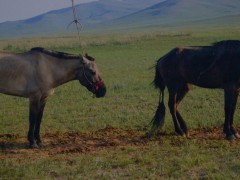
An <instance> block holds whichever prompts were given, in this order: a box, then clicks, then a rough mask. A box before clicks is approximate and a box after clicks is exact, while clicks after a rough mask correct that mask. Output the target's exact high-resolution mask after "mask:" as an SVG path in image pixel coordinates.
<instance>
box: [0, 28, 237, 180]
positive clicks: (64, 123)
mask: <svg viewBox="0 0 240 180" xmlns="http://www.w3.org/2000/svg"><path fill="white" fill-rule="evenodd" d="M239 38H240V32H239V30H234V29H233V30H225V29H222V30H220V29H218V30H216V31H213V30H212V31H211V32H207V31H205V32H204V31H201V32H200V31H199V32H191V31H190V30H188V31H183V32H170V33H166V32H164V33H163V32H154V33H147V32H146V33H138V34H128V35H123V34H115V35H108V36H107V35H106V36H95V37H94V36H84V37H82V42H81V45H82V46H81V49H80V46H79V44H78V41H77V38H76V37H54V38H45V39H44V38H32V39H14V40H4V41H3V40H2V41H0V50H2V51H10V52H22V51H25V50H27V49H29V48H31V47H35V46H43V47H46V48H51V49H54V50H58V51H65V52H69V53H75V54H77V53H83V52H88V53H89V54H90V55H92V56H94V57H95V59H96V61H97V65H98V67H99V69H100V71H101V73H102V77H103V80H104V81H105V82H106V85H107V95H106V97H105V98H102V99H96V98H92V97H91V96H92V95H91V93H89V92H88V91H87V90H86V89H85V88H84V87H83V86H81V85H80V84H79V82H77V81H74V82H70V83H68V84H65V85H63V86H60V87H58V88H57V89H56V91H55V94H54V95H53V96H51V97H50V98H49V100H48V103H47V106H46V109H45V112H44V117H43V123H42V127H41V132H42V134H45V133H57V132H60V133H62V132H68V131H76V132H91V131H96V130H99V129H103V128H105V127H107V126H112V127H115V128H120V129H139V130H141V131H146V132H147V130H146V127H148V126H149V123H150V121H151V119H152V117H153V115H154V113H155V110H156V107H157V103H158V96H159V94H158V91H157V90H155V89H154V88H153V86H152V85H151V82H152V80H153V78H154V69H152V67H153V66H154V64H155V63H156V60H157V59H158V58H160V57H161V56H162V55H164V54H165V53H167V52H168V51H170V50H171V49H172V48H174V47H176V46H188V45H209V44H211V43H213V42H215V41H219V40H223V39H239ZM166 101H167V98H166ZM238 105H239V103H238ZM180 111H181V112H182V115H183V117H184V118H185V119H186V122H187V124H188V127H189V129H198V128H203V127H208V128H209V127H215V126H217V127H221V126H222V124H223V119H224V114H223V92H222V91H221V90H209V89H201V88H198V87H194V88H193V89H192V90H191V91H190V93H189V94H188V95H187V96H186V98H185V99H184V100H183V103H182V104H181V106H180ZM239 118H240V115H239V107H238V109H237V111H236V115H235V124H236V125H238V126H239V124H240V122H239ZM27 130H28V100H27V99H24V98H18V97H12V96H6V95H3V94H1V95H0V134H10V133H11V134H12V133H14V134H18V135H19V136H22V137H26V134H27ZM163 130H164V131H166V132H173V131H174V130H173V123H172V120H171V116H170V114H169V112H167V116H166V124H165V126H164V129H163ZM158 138H159V139H161V140H157V139H155V140H153V141H152V142H150V143H148V144H146V145H141V146H126V147H124V148H110V149H108V150H103V151H99V152H94V153H86V154H67V155H64V154H63V155H56V156H51V155H49V156H46V157H41V158H38V155H41V150H36V156H35V157H33V156H30V155H29V158H20V159H17V160H16V159H15V158H12V159H11V158H9V159H3V160H1V161H0V179H46V178H47V179H48V178H49V179H57V178H62V179H66V178H69V179H76V178H78V179H82V178H85V179H99V178H100V179H123V178H126V179H133V178H134V179H144V178H147V179H158V178H180V179H186V178H189V177H191V178H193V179H198V178H199V179H204V178H210V179H222V178H223V179H226V178H239V174H240V170H239V167H240V163H239V158H240V156H239V152H238V150H239V147H240V146H239V141H236V142H235V143H229V142H227V141H226V140H224V139H222V140H199V141H198V140H194V139H190V140H188V139H183V138H182V137H176V136H174V135H173V136H165V137H163V138H160V137H158ZM43 140H44V139H43ZM0 142H1V139H0ZM0 155H1V156H3V155H4V151H1V149H0ZM22 156H25V155H24V154H22ZM26 157H28V155H26Z"/></svg>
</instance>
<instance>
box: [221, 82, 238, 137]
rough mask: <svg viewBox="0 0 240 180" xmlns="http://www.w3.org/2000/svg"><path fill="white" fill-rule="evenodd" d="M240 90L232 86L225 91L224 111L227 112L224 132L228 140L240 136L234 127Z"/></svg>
mask: <svg viewBox="0 0 240 180" xmlns="http://www.w3.org/2000/svg"><path fill="white" fill-rule="evenodd" d="M238 94H239V92H238V90H237V88H236V86H234V85H230V86H228V87H226V88H225V89H224V110H225V122H224V129H223V131H224V132H225V134H226V138H227V139H228V140H232V139H235V138H239V134H238V133H237V131H236V130H235V129H234V127H233V118H234V112H235V109H236V104H237V99H238Z"/></svg>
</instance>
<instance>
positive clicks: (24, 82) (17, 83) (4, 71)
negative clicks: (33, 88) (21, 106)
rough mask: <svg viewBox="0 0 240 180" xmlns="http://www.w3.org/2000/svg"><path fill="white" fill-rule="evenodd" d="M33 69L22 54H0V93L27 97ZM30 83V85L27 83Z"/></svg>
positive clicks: (32, 77)
mask: <svg viewBox="0 0 240 180" xmlns="http://www.w3.org/2000/svg"><path fill="white" fill-rule="evenodd" d="M34 73H35V68H34V66H33V64H32V63H31V60H30V58H27V56H26V55H24V54H8V53H1V54H0V92H1V93H5V94H9V95H16V96H27V94H28V92H27V91H28V90H27V89H29V88H30V84H31V83H32V84H33V83H34V78H35V77H34ZM29 82H31V83H29Z"/></svg>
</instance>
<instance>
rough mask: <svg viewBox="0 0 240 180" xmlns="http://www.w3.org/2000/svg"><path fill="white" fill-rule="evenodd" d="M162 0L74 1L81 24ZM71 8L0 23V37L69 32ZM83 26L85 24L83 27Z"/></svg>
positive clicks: (111, 16)
mask: <svg viewBox="0 0 240 180" xmlns="http://www.w3.org/2000/svg"><path fill="white" fill-rule="evenodd" d="M160 1H163V0H147V1H146V0H99V1H95V2H90V3H85V4H79V5H76V11H77V15H78V17H79V20H80V23H81V24H82V26H84V27H85V26H88V25H89V24H95V23H101V22H105V21H109V20H113V19H116V18H119V17H122V16H126V15H129V14H132V13H135V12H137V11H139V10H141V9H144V8H147V7H150V6H152V5H153V4H156V3H158V2H160ZM72 20H73V14H72V8H71V7H69V8H64V9H60V10H54V11H50V12H48V13H45V14H42V15H39V16H36V17H33V18H29V19H26V20H20V21H13V22H4V23H0V38H4V37H17V36H35V35H51V34H53V35H54V34H66V33H72V32H73V30H76V29H75V26H71V27H70V28H69V29H68V30H67V29H66V28H67V26H68V24H69V23H70V22H71V21H72ZM84 29H85V28H84Z"/></svg>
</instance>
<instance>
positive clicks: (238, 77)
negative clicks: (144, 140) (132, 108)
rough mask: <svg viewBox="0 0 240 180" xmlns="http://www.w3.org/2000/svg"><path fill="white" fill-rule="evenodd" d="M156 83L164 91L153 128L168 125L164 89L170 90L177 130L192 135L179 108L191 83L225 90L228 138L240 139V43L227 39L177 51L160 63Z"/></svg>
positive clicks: (170, 103)
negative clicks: (238, 116)
mask: <svg viewBox="0 0 240 180" xmlns="http://www.w3.org/2000/svg"><path fill="white" fill-rule="evenodd" d="M154 84H155V86H156V87H157V88H159V89H160V92H161V96H160V98H161V100H160V101H159V106H158V108H157V111H156V114H155V116H154V118H153V121H152V123H153V128H152V130H156V128H160V127H161V126H162V125H163V122H164V116H165V105H164V89H165V86H167V88H168V92H169V100H168V106H169V109H170V113H171V115H172V119H173V123H174V127H175V131H176V132H177V133H178V134H180V135H186V136H187V135H188V128H187V125H186V123H185V121H184V120H183V118H182V116H181V115H180V113H179V111H178V105H179V103H180V102H181V101H182V99H183V98H184V96H185V95H186V94H187V92H188V91H189V89H190V86H191V84H194V85H197V86H200V87H204V88H220V89H223V90H224V110H225V122H224V128H223V130H224V132H225V134H226V138H227V139H229V140H231V139H234V138H239V137H240V136H239V134H238V133H237V131H236V130H235V129H234V127H233V117H234V112H235V108H236V103H237V98H238V94H239V88H240V41H237V40H227V41H221V42H218V43H215V44H213V45H212V46H197V47H179V48H174V49H173V50H171V51H170V52H169V53H167V54H166V55H165V56H163V57H162V58H160V59H159V60H158V61H157V64H156V74H155V79H154Z"/></svg>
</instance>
